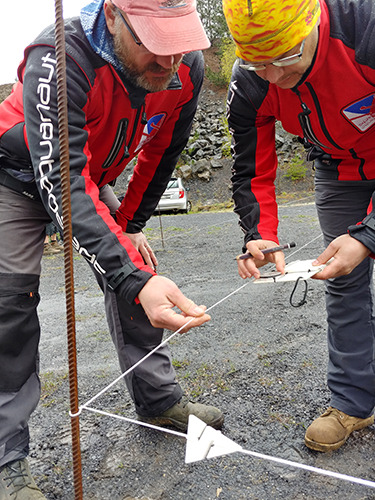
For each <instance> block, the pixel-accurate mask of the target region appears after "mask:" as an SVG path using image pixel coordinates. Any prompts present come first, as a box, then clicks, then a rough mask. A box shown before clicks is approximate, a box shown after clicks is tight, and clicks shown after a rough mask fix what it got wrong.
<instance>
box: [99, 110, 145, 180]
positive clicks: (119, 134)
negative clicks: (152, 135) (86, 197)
mask: <svg viewBox="0 0 375 500" xmlns="http://www.w3.org/2000/svg"><path fill="white" fill-rule="evenodd" d="M144 108H145V105H144V104H142V106H141V107H140V108H138V109H137V114H136V117H135V120H134V125H133V130H132V134H131V137H130V140H129V142H128V143H127V142H126V136H127V131H128V125H129V120H128V118H122V119H121V120H120V121H119V124H118V126H117V130H116V135H115V139H114V141H113V144H112V147H111V150H110V152H109V154H108V156H107V158H106V159H105V161H104V163H103V165H102V168H103V169H105V170H106V171H105V172H103V173H102V175H101V177H100V180H99V183H98V184H99V185H102V183H103V180H104V177H105V176H106V174H107V171H108V169H109V167H111V166H112V164H113V162H114V161H115V159H116V157H117V155H118V154H119V152H120V149H121V146H122V145H123V146H124V152H123V154H122V156H121V158H120V160H119V161H118V162H117V164H116V165H115V168H116V167H118V166H119V165H120V164H121V163H122V162H123V161H124V160H125V159H126V158H129V156H130V154H129V149H130V147H131V145H132V143H133V140H134V136H135V133H136V130H137V126H138V122H139V117H140V116H141V115H142V117H141V124H142V125H146V123H147V116H146V112H145V110H144Z"/></svg>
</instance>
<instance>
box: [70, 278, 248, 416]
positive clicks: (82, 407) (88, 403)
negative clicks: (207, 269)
mask: <svg viewBox="0 0 375 500" xmlns="http://www.w3.org/2000/svg"><path fill="white" fill-rule="evenodd" d="M250 283H252V281H248V282H246V283H245V284H243V285H242V286H240V287H239V288H237V289H236V290H234V291H232V292H230V293H229V294H228V295H226V296H225V297H223V298H222V299H220V300H219V301H218V302H216V303H215V304H213V305H212V306H210V307H209V308H208V309H206V311H205V312H206V313H207V312H209V311H211V309H213V308H214V307H216V306H218V305H219V304H221V303H222V302H224V301H225V300H227V299H229V297H231V296H232V295H234V294H235V293H237V292H239V291H240V290H241V289H242V288H245V287H246V286H248V285H249V284H250ZM194 319H195V318H191V319H189V320H188V321H186V323H184V324H183V325H182V326H181V327H180V328H179V329H178V330H176V331H175V332H174V333H172V335H170V336H169V337H167V338H166V339H165V340H163V342H161V343H160V344H159V345H157V346H156V347H155V348H154V349H152V350H151V351H150V352H149V353H147V354H146V355H145V356H144V357H143V358H141V359H140V360H138V361H137V362H136V363H135V364H134V365H132V366H131V367H130V368H128V369H127V370H126V371H125V372H124V373H122V374H121V375H120V376H119V377H117V378H116V379H115V380H114V381H113V382H111V383H110V384H109V385H107V387H105V388H104V389H102V390H101V391H100V392H98V394H96V395H95V396H94V397H92V398H91V399H90V400H89V401H87V402H86V403H85V404H83V405H82V406H80V407H79V410H78V412H77V413H75V414H72V413H71V414H70V416H71V417H75V416H78V415H79V414H80V413H81V411H82V410H83V409H85V408H86V406H88V405H90V404H91V403H92V402H93V401H95V400H96V399H98V398H99V397H100V396H101V395H103V394H104V393H105V392H107V391H108V389H110V388H111V387H113V386H114V385H115V384H117V382H118V381H119V380H121V379H122V378H124V377H126V375H128V374H129V373H130V372H132V371H133V370H134V369H135V368H136V367H137V366H139V365H140V364H141V363H143V362H144V361H145V360H146V359H147V358H149V357H150V356H152V355H153V354H154V353H155V352H156V351H157V350H158V349H160V348H161V347H163V346H164V345H165V344H167V343H168V342H169V341H170V340H171V339H172V338H173V337H175V336H176V335H177V334H178V333H180V332H181V330H183V329H184V328H185V327H186V326H187V325H189V324H190V323H191V322H192V321H194Z"/></svg>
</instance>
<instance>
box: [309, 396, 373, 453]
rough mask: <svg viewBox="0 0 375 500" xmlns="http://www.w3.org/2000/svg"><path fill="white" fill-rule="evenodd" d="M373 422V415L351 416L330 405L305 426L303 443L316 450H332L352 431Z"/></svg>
mask: <svg viewBox="0 0 375 500" xmlns="http://www.w3.org/2000/svg"><path fill="white" fill-rule="evenodd" d="M373 423H374V415H372V416H371V417H368V418H358V417H351V416H350V415H347V414H346V413H344V412H343V411H340V410H337V409H336V408H332V406H330V407H329V408H328V410H326V411H325V412H324V413H323V414H322V415H320V417H318V418H317V419H316V420H314V422H313V423H312V424H311V425H310V426H309V427H308V428H307V431H306V434H305V444H306V446H307V447H308V448H311V449H312V450H316V451H324V452H325V451H333V450H337V449H338V448H340V446H342V445H343V444H344V443H345V441H346V440H347V439H348V437H349V436H350V434H351V433H352V432H353V431H358V430H359V429H363V428H364V427H368V426H369V425H371V424H373Z"/></svg>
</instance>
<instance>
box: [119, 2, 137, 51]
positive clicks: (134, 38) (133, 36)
mask: <svg viewBox="0 0 375 500" xmlns="http://www.w3.org/2000/svg"><path fill="white" fill-rule="evenodd" d="M116 10H117V12H118V13H119V14H120V17H121V20H122V22H123V23H124V24H125V26H126V29H127V30H128V31H129V33H130V34H131V36H132V38H133V40H134V42H135V43H136V44H137V45H138V47H140V46H141V45H142V42H141V41H140V40H139V38H138V37H137V35H136V34H135V33H134V31H133V30H132V29H131V27H130V25H129V23H128V22H127V21H126V19H125V17H124V16H123V15H122V13H121V10H120V9H116Z"/></svg>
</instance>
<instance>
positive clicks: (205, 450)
mask: <svg viewBox="0 0 375 500" xmlns="http://www.w3.org/2000/svg"><path fill="white" fill-rule="evenodd" d="M236 451H242V448H241V446H240V445H238V444H236V443H235V442H234V441H232V440H231V439H229V438H227V437H225V436H224V435H223V434H222V433H221V432H220V431H217V430H215V429H214V428H213V427H209V426H208V425H207V424H205V423H204V422H202V420H200V419H199V418H198V417H196V416H195V415H190V416H189V425H188V431H187V436H186V453H185V463H187V464H190V463H192V462H198V461H199V460H204V459H205V458H213V457H219V456H221V455H227V454H229V453H234V452H236Z"/></svg>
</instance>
